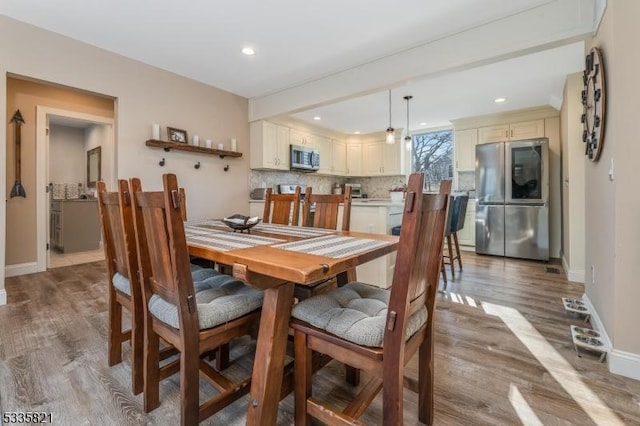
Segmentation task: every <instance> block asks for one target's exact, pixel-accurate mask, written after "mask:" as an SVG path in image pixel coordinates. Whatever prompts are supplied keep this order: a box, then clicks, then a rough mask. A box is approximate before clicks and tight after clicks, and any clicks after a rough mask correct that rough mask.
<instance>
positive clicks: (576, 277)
mask: <svg viewBox="0 0 640 426" xmlns="http://www.w3.org/2000/svg"><path fill="white" fill-rule="evenodd" d="M562 268H563V269H564V270H565V273H566V275H567V280H568V281H571V282H574V283H581V284H584V283H585V279H586V278H585V275H584V269H578V270H575V269H574V270H572V269H570V268H569V264H568V263H567V258H566V257H564V256H562Z"/></svg>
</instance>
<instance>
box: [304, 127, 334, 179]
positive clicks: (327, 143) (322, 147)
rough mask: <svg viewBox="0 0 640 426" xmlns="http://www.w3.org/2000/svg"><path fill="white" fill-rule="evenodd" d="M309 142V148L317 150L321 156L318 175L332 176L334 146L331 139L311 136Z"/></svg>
mask: <svg viewBox="0 0 640 426" xmlns="http://www.w3.org/2000/svg"><path fill="white" fill-rule="evenodd" d="M309 140H310V143H309V145H308V146H309V148H314V149H317V150H318V154H319V155H320V168H319V169H318V173H323V174H331V173H332V170H333V145H332V143H331V139H329V138H325V137H323V136H311V137H310V138H309Z"/></svg>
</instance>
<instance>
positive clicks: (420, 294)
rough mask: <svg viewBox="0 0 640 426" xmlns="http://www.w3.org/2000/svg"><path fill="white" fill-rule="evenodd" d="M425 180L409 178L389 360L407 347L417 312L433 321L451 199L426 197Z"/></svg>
mask: <svg viewBox="0 0 640 426" xmlns="http://www.w3.org/2000/svg"><path fill="white" fill-rule="evenodd" d="M422 179H423V175H422V174H413V175H411V177H410V178H409V184H408V191H407V197H406V200H405V209H404V215H403V219H402V228H401V232H400V243H399V246H398V252H397V253H398V254H397V257H396V265H395V270H394V276H393V285H392V287H391V297H390V301H389V315H388V319H387V321H388V323H389V322H393V324H388V326H387V328H386V329H385V338H384V339H385V340H384V342H385V343H384V350H385V356H386V353H387V351H391V352H393V351H397V348H398V347H399V346H398V345H403V344H404V342H405V340H406V339H405V337H406V336H405V331H406V323H407V321H408V318H409V316H410V315H411V314H412V313H413V312H415V311H417V310H418V309H420V308H421V306H426V307H427V309H428V312H429V319H431V318H432V317H433V310H432V309H433V306H434V304H435V295H436V290H437V285H438V274H439V272H440V265H441V256H442V242H443V238H444V231H445V222H446V216H447V208H448V201H449V196H448V194H423V193H422V183H423V182H422ZM396 355H398V354H396Z"/></svg>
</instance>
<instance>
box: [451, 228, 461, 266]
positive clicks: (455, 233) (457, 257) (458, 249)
mask: <svg viewBox="0 0 640 426" xmlns="http://www.w3.org/2000/svg"><path fill="white" fill-rule="evenodd" d="M453 242H454V243H455V247H456V259H458V266H459V267H460V270H461V271H462V256H460V245H459V244H458V233H457V232H454V233H453Z"/></svg>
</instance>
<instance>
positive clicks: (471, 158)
mask: <svg viewBox="0 0 640 426" xmlns="http://www.w3.org/2000/svg"><path fill="white" fill-rule="evenodd" d="M477 144H478V129H467V130H457V131H456V132H455V133H454V142H453V147H454V151H455V161H456V164H455V165H456V170H457V171H459V172H462V171H472V170H475V168H476V145H477Z"/></svg>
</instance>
